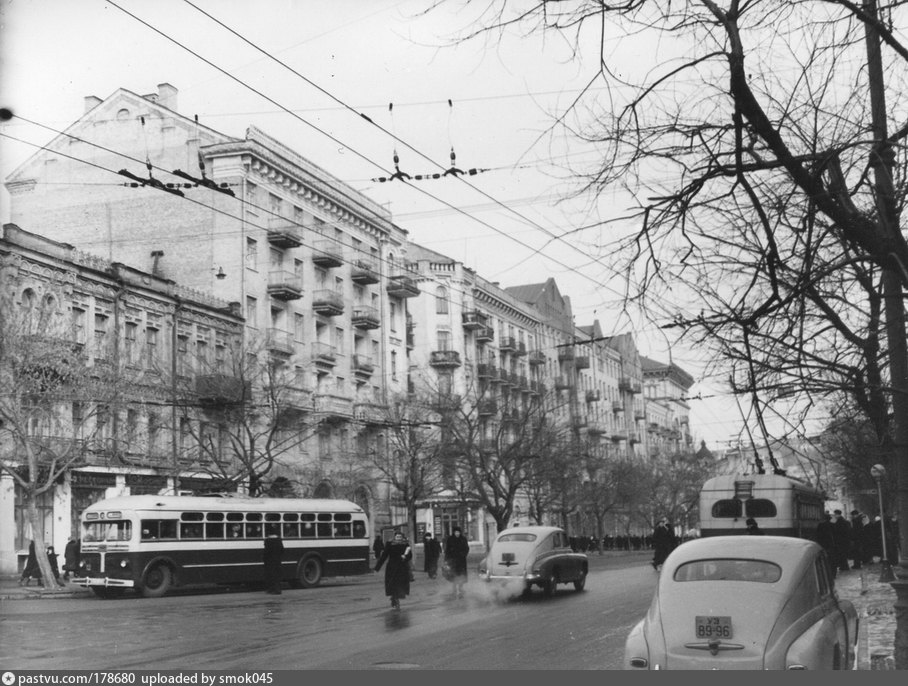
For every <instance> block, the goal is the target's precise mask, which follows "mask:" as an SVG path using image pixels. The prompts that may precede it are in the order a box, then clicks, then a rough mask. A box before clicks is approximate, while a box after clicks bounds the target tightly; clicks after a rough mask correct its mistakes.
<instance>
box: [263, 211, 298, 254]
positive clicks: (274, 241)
mask: <svg viewBox="0 0 908 686" xmlns="http://www.w3.org/2000/svg"><path fill="white" fill-rule="evenodd" d="M268 242H269V243H271V245H273V246H274V247H276V248H285V249H286V248H298V247H299V246H301V245H302V244H303V237H302V234H301V233H300V230H299V227H298V226H296V224H294V223H293V222H291V221H290V220H289V219H284V218H283V217H272V218H271V219H269V220H268Z"/></svg>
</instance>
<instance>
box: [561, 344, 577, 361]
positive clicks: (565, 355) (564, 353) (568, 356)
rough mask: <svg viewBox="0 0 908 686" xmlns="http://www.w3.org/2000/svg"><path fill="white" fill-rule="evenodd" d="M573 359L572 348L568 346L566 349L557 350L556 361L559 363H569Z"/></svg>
mask: <svg viewBox="0 0 908 686" xmlns="http://www.w3.org/2000/svg"><path fill="white" fill-rule="evenodd" d="M573 359H574V346H572V345H569V346H567V347H563V348H558V361H559V362H570V361H572V360H573Z"/></svg>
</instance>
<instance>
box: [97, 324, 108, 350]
mask: <svg viewBox="0 0 908 686" xmlns="http://www.w3.org/2000/svg"><path fill="white" fill-rule="evenodd" d="M107 324H108V317H107V315H103V314H96V315H95V356H96V357H102V358H104V357H107V352H108V351H107Z"/></svg>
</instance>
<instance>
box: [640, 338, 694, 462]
mask: <svg viewBox="0 0 908 686" xmlns="http://www.w3.org/2000/svg"><path fill="white" fill-rule="evenodd" d="M640 361H641V366H642V369H643V384H644V391H645V398H646V429H647V442H646V446H647V450H648V452H649V453H650V454H656V453H664V454H670V455H671V454H676V453H682V452H684V453H692V452H694V446H693V436H692V435H691V431H690V403H689V402H688V400H687V393H688V391H689V390H690V388H691V386H693V385H694V378H693V377H692V376H691V375H690V374H689V373H688V372H686V371H684V370H683V369H682V368H681V367H679V366H678V365H676V364H674V363H673V362H669V363H667V364H666V363H664V362H657V361H656V360H651V359H650V358H648V357H643V356H641V358H640Z"/></svg>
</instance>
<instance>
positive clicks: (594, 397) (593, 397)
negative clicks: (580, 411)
mask: <svg viewBox="0 0 908 686" xmlns="http://www.w3.org/2000/svg"><path fill="white" fill-rule="evenodd" d="M601 399H602V398H601V396H600V394H599V391H587V392H586V401H587V402H588V403H598V402H599V401H600V400H601Z"/></svg>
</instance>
